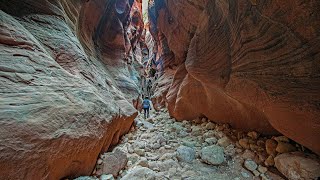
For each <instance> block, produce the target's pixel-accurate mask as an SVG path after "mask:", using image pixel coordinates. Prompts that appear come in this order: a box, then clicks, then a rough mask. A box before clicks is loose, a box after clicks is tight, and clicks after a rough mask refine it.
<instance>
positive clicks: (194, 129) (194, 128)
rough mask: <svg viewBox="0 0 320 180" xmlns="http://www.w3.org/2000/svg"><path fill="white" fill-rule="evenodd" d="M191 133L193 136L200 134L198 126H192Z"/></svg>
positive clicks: (200, 130)
mask: <svg viewBox="0 0 320 180" xmlns="http://www.w3.org/2000/svg"><path fill="white" fill-rule="evenodd" d="M191 134H192V135H193V136H200V135H201V134H202V129H201V128H200V127H198V126H192V131H191Z"/></svg>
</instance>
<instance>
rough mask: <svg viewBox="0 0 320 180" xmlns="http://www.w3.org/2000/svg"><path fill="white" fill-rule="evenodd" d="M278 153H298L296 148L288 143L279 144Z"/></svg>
mask: <svg viewBox="0 0 320 180" xmlns="http://www.w3.org/2000/svg"><path fill="white" fill-rule="evenodd" d="M276 151H277V152H278V153H288V152H293V151H296V147H294V146H293V145H292V144H289V143H287V142H281V141H279V142H278V145H277V148H276Z"/></svg>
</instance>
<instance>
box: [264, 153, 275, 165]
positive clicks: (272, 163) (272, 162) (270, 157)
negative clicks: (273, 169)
mask: <svg viewBox="0 0 320 180" xmlns="http://www.w3.org/2000/svg"><path fill="white" fill-rule="evenodd" d="M264 165H266V166H268V167H270V166H273V165H274V157H273V156H272V155H269V157H268V158H267V159H266V161H265V162H264Z"/></svg>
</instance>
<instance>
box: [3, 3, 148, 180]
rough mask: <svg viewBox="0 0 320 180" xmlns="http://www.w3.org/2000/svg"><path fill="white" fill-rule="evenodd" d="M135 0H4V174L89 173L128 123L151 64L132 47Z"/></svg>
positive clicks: (8, 176)
mask: <svg viewBox="0 0 320 180" xmlns="http://www.w3.org/2000/svg"><path fill="white" fill-rule="evenodd" d="M133 4H135V5H136V6H138V5H139V2H133V1H129V2H128V1H126V0H118V1H115V0H90V1H86V0H72V1H68V0H25V1H20V0H12V1H5V0H1V1H0V28H1V29H0V59H1V60H0V169H1V171H0V179H60V178H63V177H77V176H80V175H89V174H90V173H91V172H92V170H93V168H94V166H95V163H96V159H97V157H98V155H99V153H100V152H103V151H106V150H107V149H108V147H109V146H110V145H114V144H116V143H117V142H118V139H119V136H121V135H122V134H124V133H126V132H127V131H128V130H129V128H130V126H131V124H132V122H133V119H134V118H135V116H136V114H137V111H136V110H135V108H134V107H133V105H132V102H133V101H134V100H135V99H136V98H137V97H138V96H139V81H140V71H141V68H142V66H141V64H140V63H139V62H138V61H137V58H139V57H138V56H137V58H135V57H133V56H128V55H127V54H131V55H132V54H133V50H132V48H130V46H131V45H134V44H132V43H134V42H133V41H132V37H131V39H130V38H129V37H128V36H127V34H126V33H125V32H126V31H130V27H134V26H137V27H135V29H138V31H135V32H134V36H138V34H139V33H141V31H142V30H141V29H139V27H141V23H142V20H141V17H140V18H139V14H138V15H137V14H136V15H135V16H136V17H138V19H136V20H137V21H136V22H134V23H131V21H128V19H129V17H130V16H133V14H134V13H132V11H131V9H132V8H131V5H133ZM140 4H141V2H140ZM130 11H131V12H130ZM140 16H141V15H140ZM130 19H131V18H130ZM133 19H134V18H133ZM130 43H131V44H130Z"/></svg>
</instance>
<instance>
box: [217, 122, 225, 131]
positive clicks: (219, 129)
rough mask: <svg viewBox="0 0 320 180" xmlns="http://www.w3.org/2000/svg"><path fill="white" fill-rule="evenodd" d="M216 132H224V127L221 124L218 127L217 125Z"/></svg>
mask: <svg viewBox="0 0 320 180" xmlns="http://www.w3.org/2000/svg"><path fill="white" fill-rule="evenodd" d="M216 130H217V131H223V130H224V126H223V125H221V124H217V125H216Z"/></svg>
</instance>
